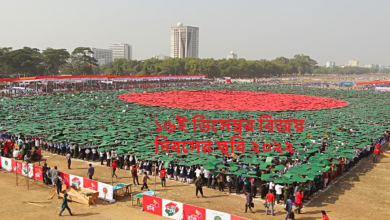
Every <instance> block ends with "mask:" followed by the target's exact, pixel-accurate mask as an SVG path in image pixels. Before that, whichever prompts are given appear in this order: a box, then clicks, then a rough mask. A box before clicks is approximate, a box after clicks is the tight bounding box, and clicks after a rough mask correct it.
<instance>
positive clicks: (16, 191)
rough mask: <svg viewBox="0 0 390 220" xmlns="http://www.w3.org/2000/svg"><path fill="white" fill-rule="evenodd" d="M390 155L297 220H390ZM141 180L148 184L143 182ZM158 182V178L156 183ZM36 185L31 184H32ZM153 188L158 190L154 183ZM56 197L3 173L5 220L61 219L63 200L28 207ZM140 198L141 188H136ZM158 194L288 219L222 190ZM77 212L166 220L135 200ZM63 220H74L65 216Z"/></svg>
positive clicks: (81, 166) (103, 178)
mask: <svg viewBox="0 0 390 220" xmlns="http://www.w3.org/2000/svg"><path fill="white" fill-rule="evenodd" d="M44 156H45V158H46V159H48V165H49V166H51V167H53V166H54V165H57V166H58V169H59V170H60V171H64V172H66V173H71V174H75V175H79V176H83V177H87V175H86V174H87V173H86V172H87V170H86V169H87V166H88V163H87V162H85V161H79V160H73V161H72V167H71V168H72V169H71V170H68V169H67V168H66V162H65V159H64V157H62V156H58V155H53V154H49V153H45V154H44ZM93 164H94V166H95V176H94V179H95V180H97V181H100V182H105V183H109V184H111V178H110V170H109V169H108V168H107V167H106V166H101V165H100V163H93ZM389 170H390V154H385V155H384V156H381V157H380V163H378V164H375V165H374V164H373V163H372V157H370V158H368V159H364V160H362V161H361V162H360V163H359V164H358V166H357V167H356V168H354V169H353V170H351V171H350V172H348V173H347V174H345V175H344V176H343V177H342V178H338V179H337V180H336V181H337V182H336V183H335V184H334V185H332V186H331V187H330V188H328V189H327V190H326V192H323V193H321V194H319V195H317V196H316V197H315V198H313V200H311V201H308V202H307V203H306V206H305V208H304V209H303V214H301V215H297V216H296V219H305V220H316V219H321V213H320V211H321V210H326V211H327V212H328V215H329V217H330V219H332V220H335V219H336V220H338V219H340V220H349V219H351V220H352V219H353V220H355V219H378V220H385V219H390V210H389V207H390V202H389V199H388V198H390V191H389V190H387V185H388V183H390V175H389ZM117 174H118V176H119V177H120V179H114V184H115V183H119V182H125V183H132V178H131V177H130V172H129V171H124V170H119V171H118V172H117ZM139 179H140V180H141V179H142V178H141V177H139ZM152 179H153V181H154V177H152ZM30 183H31V181H30ZM149 187H150V188H151V189H154V185H153V183H149ZM49 191H50V187H46V186H43V185H42V184H39V185H32V186H30V190H27V187H26V182H25V179H22V178H20V179H19V186H15V174H13V173H8V172H5V171H0V195H1V196H0V204H2V205H1V206H0V216H1V217H0V219H29V220H35V219H37V220H38V219H57V218H60V217H58V212H59V210H60V208H59V207H60V205H61V200H58V199H56V198H54V199H53V200H52V202H51V203H45V204H43V205H45V207H40V206H34V205H30V204H26V203H23V202H25V201H44V200H46V197H47V195H48V193H49ZM133 191H136V192H140V191H141V190H140V186H136V187H134V190H133ZM156 191H157V192H158V193H159V194H158V197H161V198H166V199H171V200H174V201H178V202H183V203H187V204H191V205H195V206H199V207H203V208H209V209H214V210H217V211H222V212H227V213H231V214H235V215H238V216H242V217H246V218H249V219H265V220H267V219H284V216H285V211H284V210H283V208H282V206H276V212H275V214H276V216H274V217H273V216H266V215H265V210H264V207H263V205H262V204H263V202H262V201H260V200H255V211H256V213H254V214H252V213H243V208H244V204H245V198H244V197H243V196H242V195H235V194H232V195H227V194H226V193H220V192H219V191H217V190H210V189H205V188H204V194H205V196H206V197H207V198H196V197H195V187H194V186H193V185H188V184H183V183H179V182H175V181H167V187H166V188H162V187H161V186H160V180H159V178H157V184H156ZM70 207H71V208H72V211H74V212H76V214H78V217H77V218H72V219H99V220H105V219H115V220H121V219H152V220H154V219H156V220H157V219H166V218H162V217H159V216H155V215H151V214H149V213H145V212H141V211H140V208H139V207H131V203H130V202H129V198H125V197H119V198H118V200H117V202H116V203H115V204H106V203H105V202H102V201H101V200H99V202H98V203H97V204H96V205H93V206H91V207H87V206H85V205H81V204H76V203H71V204H70ZM61 218H62V219H71V217H69V216H68V214H67V212H64V217H61Z"/></svg>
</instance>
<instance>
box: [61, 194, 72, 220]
mask: <svg viewBox="0 0 390 220" xmlns="http://www.w3.org/2000/svg"><path fill="white" fill-rule="evenodd" d="M68 202H72V200H70V199H68V193H65V194H64V199H63V200H62V209H61V212H60V214H59V216H61V215H62V212H63V211H64V210H65V209H67V210H68V212H69V214H70V215H71V216H73V215H74V212H72V211H71V210H70V208H69V206H68Z"/></svg>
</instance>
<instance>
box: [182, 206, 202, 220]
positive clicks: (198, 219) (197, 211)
mask: <svg viewBox="0 0 390 220" xmlns="http://www.w3.org/2000/svg"><path fill="white" fill-rule="evenodd" d="M183 212H184V213H183V215H184V220H205V219H206V209H204V208H199V207H196V206H192V205H187V204H183Z"/></svg>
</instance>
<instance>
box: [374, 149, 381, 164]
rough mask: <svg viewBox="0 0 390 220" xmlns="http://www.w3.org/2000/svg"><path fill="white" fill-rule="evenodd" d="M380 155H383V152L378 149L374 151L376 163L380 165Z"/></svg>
mask: <svg viewBox="0 0 390 220" xmlns="http://www.w3.org/2000/svg"><path fill="white" fill-rule="evenodd" d="M380 153H381V150H380V149H379V148H378V147H375V150H374V163H378V157H379V154H380Z"/></svg>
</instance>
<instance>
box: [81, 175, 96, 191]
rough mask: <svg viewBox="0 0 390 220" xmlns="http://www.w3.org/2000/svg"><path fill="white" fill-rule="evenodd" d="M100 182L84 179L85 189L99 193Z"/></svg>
mask: <svg viewBox="0 0 390 220" xmlns="http://www.w3.org/2000/svg"><path fill="white" fill-rule="evenodd" d="M98 184H99V183H98V182H96V181H94V180H90V179H87V178H84V188H88V189H92V190H96V191H98Z"/></svg>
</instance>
